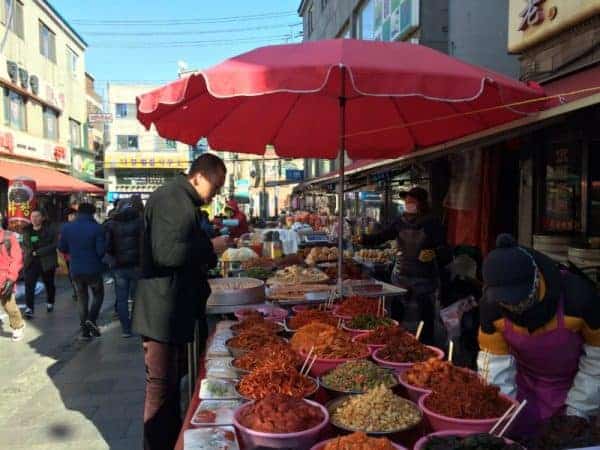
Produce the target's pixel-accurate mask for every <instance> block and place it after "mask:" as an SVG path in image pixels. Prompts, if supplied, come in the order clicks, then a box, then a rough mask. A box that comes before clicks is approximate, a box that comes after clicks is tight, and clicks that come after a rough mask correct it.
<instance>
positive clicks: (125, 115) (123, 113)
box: [115, 103, 136, 119]
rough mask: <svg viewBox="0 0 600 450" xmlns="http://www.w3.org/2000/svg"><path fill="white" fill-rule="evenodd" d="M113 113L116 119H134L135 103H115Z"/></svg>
mask: <svg viewBox="0 0 600 450" xmlns="http://www.w3.org/2000/svg"><path fill="white" fill-rule="evenodd" d="M115 115H116V116H117V118H118V119H135V115H136V107H135V103H117V104H116V105H115Z"/></svg>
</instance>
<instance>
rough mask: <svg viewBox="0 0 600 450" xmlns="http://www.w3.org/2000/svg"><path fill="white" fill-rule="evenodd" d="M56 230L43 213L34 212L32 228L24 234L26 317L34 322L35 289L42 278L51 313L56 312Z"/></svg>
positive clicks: (28, 227)
mask: <svg viewBox="0 0 600 450" xmlns="http://www.w3.org/2000/svg"><path fill="white" fill-rule="evenodd" d="M57 243H58V233H57V230H56V227H54V226H53V225H52V224H51V223H49V222H48V221H47V220H46V216H45V214H44V212H43V211H41V210H39V209H37V210H33V211H32V212H31V224H30V225H28V226H27V227H26V228H25V230H24V231H23V260H24V263H23V273H24V278H25V303H26V304H27V308H26V309H25V317H26V318H27V319H32V318H33V313H34V309H35V307H34V300H35V285H36V283H37V281H38V279H39V278H40V277H41V278H42V282H43V283H44V287H45V288H46V296H47V304H46V310H47V311H48V312H52V311H54V300H55V297H56V286H55V284H54V276H55V273H56V268H57V267H58V253H57V252H56V246H57Z"/></svg>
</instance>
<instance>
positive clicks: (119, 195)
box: [106, 191, 150, 203]
mask: <svg viewBox="0 0 600 450" xmlns="http://www.w3.org/2000/svg"><path fill="white" fill-rule="evenodd" d="M134 195H137V196H139V197H140V198H141V199H142V201H143V202H144V203H146V200H148V199H149V198H150V192H114V191H109V192H108V193H107V194H106V201H107V202H109V203H113V202H115V201H116V200H123V199H127V198H131V197H133V196H134Z"/></svg>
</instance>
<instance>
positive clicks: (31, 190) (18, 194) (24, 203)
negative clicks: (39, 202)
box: [8, 177, 36, 232]
mask: <svg viewBox="0 0 600 450" xmlns="http://www.w3.org/2000/svg"><path fill="white" fill-rule="evenodd" d="M35 192H36V183H35V181H34V180H32V179H29V178H26V177H19V178H16V179H14V180H9V182H8V226H9V229H10V230H12V231H17V232H22V231H23V228H25V227H26V226H27V225H28V224H30V223H31V221H30V216H31V211H32V210H33V208H35V206H36V199H35Z"/></svg>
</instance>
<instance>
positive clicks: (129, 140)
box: [117, 134, 140, 151]
mask: <svg viewBox="0 0 600 450" xmlns="http://www.w3.org/2000/svg"><path fill="white" fill-rule="evenodd" d="M139 148H140V147H139V139H138V136H136V135H123V134H120V135H118V136H117V149H118V150H123V151H132V150H139Z"/></svg>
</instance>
